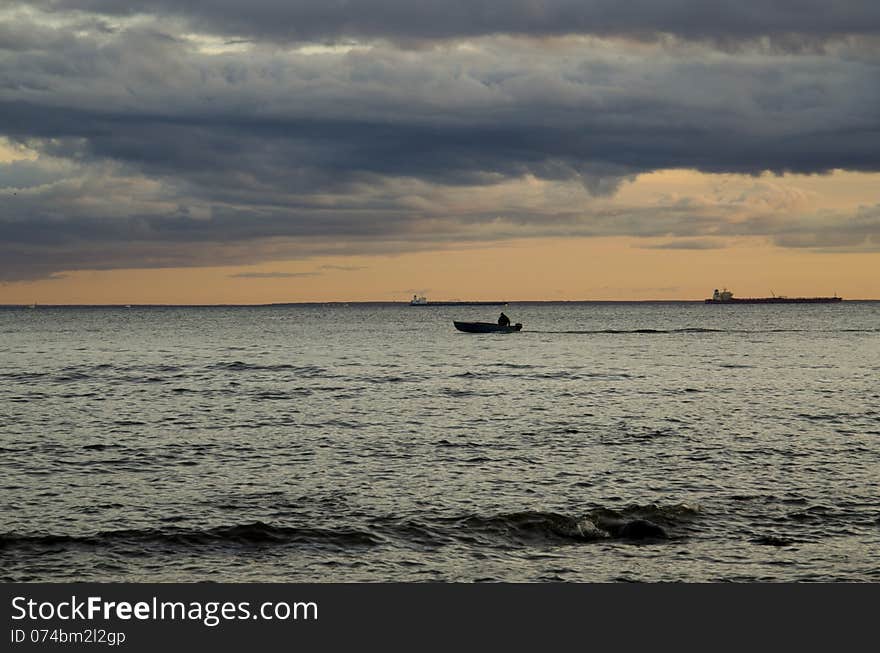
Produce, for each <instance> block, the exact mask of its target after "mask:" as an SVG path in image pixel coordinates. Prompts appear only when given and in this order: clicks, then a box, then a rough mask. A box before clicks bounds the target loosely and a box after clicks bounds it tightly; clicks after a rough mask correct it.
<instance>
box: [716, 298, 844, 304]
mask: <svg viewBox="0 0 880 653" xmlns="http://www.w3.org/2000/svg"><path fill="white" fill-rule="evenodd" d="M705 301H706V303H707V304H835V303H837V302H842V301H843V298H841V297H734V298H732V299H707V300H705Z"/></svg>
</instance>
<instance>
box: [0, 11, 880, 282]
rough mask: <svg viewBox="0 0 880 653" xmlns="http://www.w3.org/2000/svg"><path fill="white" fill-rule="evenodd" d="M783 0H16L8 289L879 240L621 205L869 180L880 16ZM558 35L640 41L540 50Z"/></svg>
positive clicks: (879, 133) (785, 215)
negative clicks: (476, 249)
mask: <svg viewBox="0 0 880 653" xmlns="http://www.w3.org/2000/svg"><path fill="white" fill-rule="evenodd" d="M789 4H790V3H786V2H776V3H773V2H769V3H768V2H763V3H757V2H740V3H736V4H733V3H724V5H723V6H721V7H720V8H718V7H716V8H715V9H713V10H712V12H710V11H709V10H707V9H706V7H709V6H710V5H709V4H706V3H688V2H635V3H609V2H565V1H558V2H551V1H548V2H541V3H535V2H525V1H523V2H515V3H496V2H488V1H483V2H467V3H465V2H461V3H451V4H450V3H437V2H412V1H410V2H394V1H392V0H383V1H380V0H367V1H364V2H351V3H335V4H334V3H326V2H323V3H318V2H292V3H291V2H269V1H268V0H261V1H258V2H251V3H245V4H241V3H237V2H214V3H202V2H173V3H172V2H170V1H169V2H149V3H146V2H127V3H120V2H110V1H102V0H54V1H52V2H48V1H47V2H33V3H13V5H12V7H11V8H10V9H8V10H6V13H5V14H4V16H5V17H6V18H7V19H8V20H5V21H3V22H2V23H0V116H2V121H0V135H2V136H4V137H5V138H6V139H7V141H8V143H10V144H14V145H18V146H19V150H18V151H22V150H21V148H22V147H23V148H25V149H24V150H23V151H25V152H27V153H28V156H26V157H24V156H22V157H21V158H17V159H16V158H15V157H8V160H6V161H5V162H4V160H3V159H2V158H0V199H2V204H0V279H5V280H20V279H29V278H39V277H45V276H49V275H52V274H54V273H57V272H59V271H63V270H70V269H83V268H94V269H111V268H116V267H164V266H184V265H219V264H232V263H256V262H260V261H264V260H273V259H283V258H292V257H303V256H313V255H317V254H345V253H381V252H393V251H397V250H399V249H407V250H411V249H413V248H420V247H421V248H431V247H442V246H447V245H449V244H450V243H454V242H457V241H461V240H487V241H488V240H493V239H500V238H517V237H535V236H544V235H580V236H599V235H632V236H640V237H647V236H654V237H664V236H665V237H672V238H688V237H697V238H700V239H699V240H691V241H687V242H685V241H681V243H677V241H670V243H669V244H667V245H662V246H663V247H678V246H681V247H690V248H705V247H715V246H720V245H719V243H718V241H715V240H707V239H706V238H708V237H719V238H723V237H725V236H734V235H762V236H766V237H768V238H771V239H773V240H775V242H777V243H778V244H780V245H781V246H786V247H810V248H827V247H837V248H855V249H859V248H869V249H870V248H877V247H880V235H878V217H877V209H876V207H873V208H872V207H864V208H863V209H861V210H859V211H858V212H856V213H854V214H851V215H820V214H817V213H816V212H814V211H812V212H811V211H810V210H809V207H801V209H798V210H797V211H792V210H789V209H790V206H789V205H788V204H785V205H784V206H783V207H782V210H780V208H779V206H775V207H774V206H773V205H772V202H771V204H769V205H761V204H759V203H755V201H754V198H755V197H759V196H762V195H761V192H755V193H753V194H752V195H751V198H750V200H749V201H743V202H740V203H739V204H737V203H736V202H732V201H729V200H724V201H715V200H712V201H709V200H706V198H702V199H701V198H684V199H682V198H679V199H678V200H675V201H661V202H657V203H654V204H652V205H625V204H623V203H620V202H616V201H615V192H616V191H617V190H618V189H619V188H620V187H621V184H626V183H627V182H629V181H632V180H633V179H636V178H637V177H638V175H640V174H644V173H648V172H651V171H656V170H665V169H679V168H686V169H694V170H698V171H702V172H708V173H741V174H747V175H759V174H760V173H762V172H763V171H772V172H775V173H785V172H797V173H825V172H828V171H831V170H835V169H843V170H859V171H869V172H876V171H878V169H880V112H878V111H877V107H878V106H880V56H878V54H880V50H878V48H876V47H874V45H872V44H873V43H875V41H874V40H873V39H875V38H876V36H877V31H878V20H880V19H878V15H880V9H878V8H876V7H877V5H876V3H867V2H865V3H857V2H852V3H834V4H830V5H827V6H826V5H824V4H823V5H821V7H822V8H823V11H819V7H820V6H819V3H808V4H811V7H807V8H804V7H803V6H802V5H799V9H798V11H786V10H785V9H786V7H788V5H789ZM813 5H814V6H813ZM627 6H628V10H625V8H626V7H627ZM841 7H845V8H846V9H847V10H846V11H844V10H843V9H842V8H841ZM664 9H665V11H664ZM572 33H576V34H581V35H592V36H597V35H598V36H603V37H604V36H624V37H628V38H635V37H638V38H640V39H642V40H643V41H644V40H648V41H650V40H651V39H647V36H649V35H653V37H656V38H654V40H655V41H656V42H653V43H645V42H640V43H634V42H632V41H631V40H627V39H611V40H608V39H604V38H592V37H591V38H581V37H577V38H574V37H566V38H556V39H551V40H550V41H546V40H535V39H534V38H532V37H546V36H558V35H562V34H572ZM663 34H673V35H676V36H677V37H679V38H681V39H684V40H686V41H687V40H693V41H700V42H699V43H682V42H677V43H668V42H663V41H662V39H661V40H660V41H657V39H658V38H659V36H658V35H663ZM217 35H220V36H222V37H223V38H221V39H219V40H217V38H216V37H217ZM511 35H513V36H511ZM792 35H795V36H796V37H797V38H796V39H795V37H794V36H792ZM763 36H768V37H773V38H775V39H777V41H779V39H782V38H783V37H784V38H787V39H789V40H788V43H789V45H792V44H794V43H795V41H797V40H799V42H801V43H806V42H807V41H810V40H812V41H815V42H820V41H821V43H822V44H823V45H822V47H821V48H806V49H800V48H793V47H787V48H784V49H783V51H780V50H778V49H774V48H769V49H768V48H767V47H765V46H763V45H760V44H757V45H756V44H752V45H748V44H747V42H748V41H749V40H750V39H756V38H759V37H763ZM226 37H230V38H231V37H240V38H246V39H250V42H249V43H247V44H241V43H231V44H230V43H227V42H226V41H225V40H224V39H225V38H226ZM524 37H529V38H524ZM653 37H652V38H653ZM351 39H356V40H357V39H361V40H360V41H358V42H356V43H351V42H348V45H346V47H342V48H330V47H315V46H304V45H303V44H304V42H307V41H325V42H331V41H332V42H341V41H343V40H349V41H350V40H351ZM363 39H388V41H386V42H367V41H364V40H363ZM437 39H441V40H443V42H442V43H440V44H437V43H436V42H435V43H433V44H430V43H428V44H425V43H423V44H422V47H418V48H413V44H414V43H416V42H423V41H426V40H427V41H436V40H437ZM463 39H466V40H463ZM702 41H711V43H708V44H707V43H703V42H702ZM734 42H737V43H740V44H741V47H737V48H733V49H730V48H725V49H718V48H717V47H716V46H717V45H718V44H719V43H734ZM779 42H781V41H779ZM765 195H766V193H765ZM773 197H774V198H775V199H774V200H773V201H777V200H778V199H779V198H778V197H776V196H775V195H774V196H773ZM765 200H766V197H765ZM786 201H787V200H786ZM687 243H690V244H687Z"/></svg>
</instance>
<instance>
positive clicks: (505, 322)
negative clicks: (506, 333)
mask: <svg viewBox="0 0 880 653" xmlns="http://www.w3.org/2000/svg"><path fill="white" fill-rule="evenodd" d="M498 326H503V327H506V326H510V318H509V317H507V316H506V315H505V314H504V313H502V314H501V315H500V316H499V317H498Z"/></svg>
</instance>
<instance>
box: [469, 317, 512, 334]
mask: <svg viewBox="0 0 880 653" xmlns="http://www.w3.org/2000/svg"><path fill="white" fill-rule="evenodd" d="M452 323H453V324H454V325H455V328H456V329H458V330H459V331H464V332H465V333H513V332H515V331H519V330H521V329H522V324H519V323H517V324H511V325H509V326H501V325H500V324H496V323H495V322H458V321H455V320H454V321H453V322H452Z"/></svg>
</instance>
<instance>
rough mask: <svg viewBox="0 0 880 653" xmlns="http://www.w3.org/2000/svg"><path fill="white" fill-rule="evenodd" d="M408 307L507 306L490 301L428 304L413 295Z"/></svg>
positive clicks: (425, 300) (423, 297)
mask: <svg viewBox="0 0 880 653" xmlns="http://www.w3.org/2000/svg"><path fill="white" fill-rule="evenodd" d="M409 305H410V306H507V302H500V301H491V302H477V301H474V302H470V301H461V300H459V299H456V300H453V301H444V302H429V301H428V298H427V297H425V296H424V295H421V296H420V295H413V298H412V299H411V300H410V302H409Z"/></svg>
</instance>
